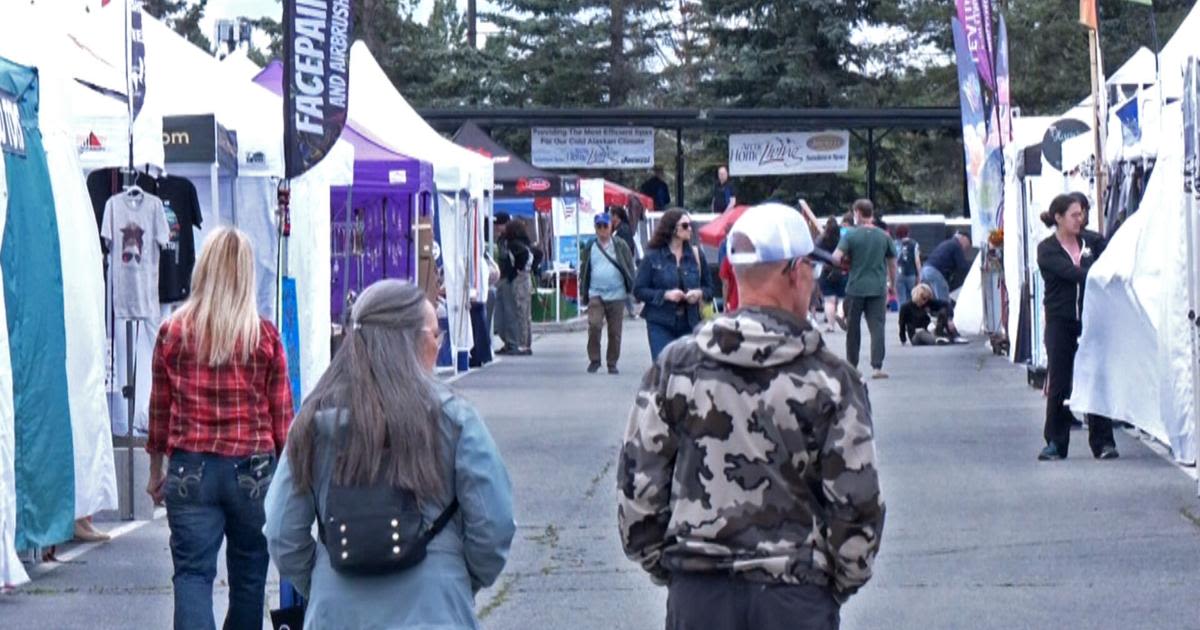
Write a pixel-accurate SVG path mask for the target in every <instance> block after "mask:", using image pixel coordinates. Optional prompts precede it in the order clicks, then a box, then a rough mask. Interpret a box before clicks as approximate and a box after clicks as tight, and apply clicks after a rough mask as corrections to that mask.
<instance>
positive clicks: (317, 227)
mask: <svg viewBox="0 0 1200 630" xmlns="http://www.w3.org/2000/svg"><path fill="white" fill-rule="evenodd" d="M144 21H145V23H144V26H143V29H144V32H145V37H146V47H147V51H146V56H147V63H146V65H147V80H146V83H147V91H148V94H147V101H149V100H150V98H151V96H153V97H154V98H155V99H158V100H159V102H160V103H161V107H162V111H163V112H164V113H165V114H167V115H183V114H213V115H215V116H216V118H217V120H218V121H219V122H220V123H221V124H222V125H224V126H225V127H226V128H228V129H230V130H233V131H235V132H237V137H238V163H239V175H238V178H237V181H236V183H235V185H234V194H235V195H236V198H237V199H236V203H237V226H238V228H240V229H242V230H243V231H245V232H247V233H248V234H249V235H250V238H251V240H252V242H253V243H254V248H255V259H256V262H257V265H258V268H259V284H260V286H259V303H260V310H262V307H264V306H266V305H267V304H270V305H272V306H273V302H274V293H275V281H276V278H277V264H276V259H277V253H278V252H277V249H276V227H277V226H276V220H275V217H274V214H275V206H276V195H275V188H276V185H277V182H278V179H277V178H280V177H282V176H283V99H281V98H280V97H278V96H276V95H275V94H273V93H271V91H270V90H268V89H266V88H264V87H262V86H260V85H257V84H255V83H253V81H252V80H251V78H245V76H244V73H243V76H236V74H237V67H236V66H230V65H226V64H223V63H222V62H220V61H218V60H216V59H215V58H213V57H212V56H211V55H209V54H208V53H206V52H204V51H203V50H201V49H199V48H197V47H195V46H194V45H192V44H191V43H190V42H188V41H187V40H185V39H183V38H182V37H180V36H179V35H178V34H176V33H175V32H174V31H172V30H171V29H169V28H167V27H166V26H164V25H163V24H162V23H161V22H158V21H157V20H154V19H153V18H150V17H148V16H147V17H145V18H144ZM246 61H247V63H249V61H248V60H246ZM256 154H257V155H256ZM259 158H261V159H259ZM353 171H354V147H353V146H351V145H350V143H348V142H345V141H339V142H338V143H337V145H336V146H335V148H334V149H333V150H332V151H330V153H329V155H327V156H326V157H325V159H324V160H322V161H321V162H320V164H318V165H317V166H316V167H314V168H313V169H312V170H310V171H308V172H307V173H305V174H304V175H303V176H301V177H299V178H297V179H296V180H293V181H292V194H291V206H290V208H291V214H292V235H291V240H290V243H289V248H288V257H289V261H288V262H289V264H288V270H289V274H290V276H291V277H293V278H295V279H296V293H297V309H298V315H299V321H300V326H299V328H300V340H301V342H300V380H301V391H302V392H303V393H307V392H308V391H310V390H311V389H312V387H313V386H314V385H315V384H316V382H317V380H318V379H319V378H320V377H321V375H322V374H323V373H324V371H325V368H326V367H327V366H328V365H329V359H330V354H329V340H330V335H331V329H330V313H329V303H330V297H329V291H330V277H329V275H330V268H329V260H330V254H331V247H330V210H329V189H330V188H331V187H333V186H346V185H350V184H351V183H352V181H353ZM201 201H202V202H203V201H204V199H201ZM221 214H225V215H226V216H229V213H228V212H224V213H218V212H211V211H209V212H206V216H205V223H206V231H207V230H208V229H211V228H212V227H215V226H216V225H217V217H218V216H220V215H221ZM200 236H201V238H199V239H198V240H197V247H199V246H200V242H201V240H202V237H203V234H201V235H200ZM264 302H266V303H267V304H264Z"/></svg>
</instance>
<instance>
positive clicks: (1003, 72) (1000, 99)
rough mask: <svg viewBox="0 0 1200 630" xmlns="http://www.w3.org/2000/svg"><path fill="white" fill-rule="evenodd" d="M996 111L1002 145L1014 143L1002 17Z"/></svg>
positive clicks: (1005, 40)
mask: <svg viewBox="0 0 1200 630" xmlns="http://www.w3.org/2000/svg"><path fill="white" fill-rule="evenodd" d="M996 109H997V111H998V112H999V117H1000V125H999V131H1000V144H1002V145H1004V144H1008V143H1010V142H1012V138H1013V136H1012V94H1011V93H1010V92H1009V88H1008V28H1007V27H1006V26H1005V24H1004V16H1003V15H1001V16H1000V29H999V31H998V34H997V36H996Z"/></svg>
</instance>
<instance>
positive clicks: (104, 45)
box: [4, 2, 164, 170]
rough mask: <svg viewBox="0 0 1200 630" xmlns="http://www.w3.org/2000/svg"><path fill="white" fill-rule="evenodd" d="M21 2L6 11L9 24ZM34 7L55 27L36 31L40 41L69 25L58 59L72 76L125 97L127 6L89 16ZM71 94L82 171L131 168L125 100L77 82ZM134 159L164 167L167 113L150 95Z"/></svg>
mask: <svg viewBox="0 0 1200 630" xmlns="http://www.w3.org/2000/svg"><path fill="white" fill-rule="evenodd" d="M16 4H17V3H10V5H9V6H6V7H5V9H4V11H5V19H6V20H7V18H8V15H9V14H10V12H11V11H13V10H14V9H15V8H16V7H15V6H13V5H16ZM35 8H36V9H40V10H41V12H42V13H43V14H44V15H45V18H44V20H45V21H44V22H43V24H49V25H51V26H47V27H46V28H35V29H32V30H33V33H34V34H35V35H37V36H38V37H39V38H40V37H42V36H44V35H49V34H54V33H63V30H62V28H63V27H62V26H55V25H56V24H61V25H65V28H66V31H65V33H63V34H62V37H61V38H60V37H59V36H58V35H54V36H53V38H54V39H55V40H57V41H60V42H62V44H61V47H59V48H58V50H57V52H58V55H59V58H58V61H60V62H62V63H64V64H65V65H66V67H68V68H70V69H71V73H72V77H73V78H75V79H80V80H83V81H87V82H89V83H92V84H93V85H97V86H100V87H102V88H104V89H106V90H109V91H111V92H115V93H117V94H120V95H124V94H125V92H126V86H125V35H124V33H125V12H124V5H123V4H122V3H116V2H114V3H112V4H110V5H109V6H107V7H103V8H99V7H93V9H92V10H91V11H90V12H85V11H83V10H81V9H79V8H78V7H73V8H72V9H64V8H62V7H60V6H59V5H58V4H57V3H49V2H41V3H38V4H37V5H36V7H35ZM50 12H53V14H50ZM64 13H65V15H63V14H64ZM146 18H147V19H149V16H146ZM148 54H149V53H148ZM69 93H70V106H71V108H72V109H73V112H72V118H71V120H73V131H74V140H75V142H76V143H77V146H79V147H81V151H80V155H79V161H80V163H81V164H82V165H83V167H84V168H85V169H89V170H90V169H96V168H105V167H114V166H124V165H126V164H128V162H129V137H128V126H129V125H128V120H129V116H128V113H127V105H126V104H125V101H124V99H123V97H114V96H111V95H106V94H101V93H100V92H98V91H96V90H94V89H92V88H89V87H86V86H84V85H83V84H81V83H78V82H76V83H75V84H74V85H71V86H70V90H69ZM133 158H134V159H133V162H134V164H137V165H138V166H145V165H147V164H148V165H150V166H155V167H162V165H163V160H164V158H163V143H162V113H161V112H160V110H159V108H158V104H157V103H156V101H155V99H153V98H151V96H150V95H149V94H147V96H146V99H145V102H144V104H143V106H142V110H141V113H140V114H138V117H137V119H136V120H135V122H134V125H133Z"/></svg>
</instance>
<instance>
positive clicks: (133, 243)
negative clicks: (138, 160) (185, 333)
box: [100, 191, 171, 321]
mask: <svg viewBox="0 0 1200 630" xmlns="http://www.w3.org/2000/svg"><path fill="white" fill-rule="evenodd" d="M100 237H101V238H103V239H104V240H105V241H108V243H109V247H108V251H109V256H110V261H109V266H108V270H109V286H110V287H111V288H112V296H113V297H112V299H113V312H114V315H115V316H116V318H117V319H138V320H152V321H157V320H158V318H159V317H161V315H162V313H161V308H160V306H159V301H158V266H159V258H160V254H159V249H160V248H163V247H167V245H168V244H169V243H170V237H171V228H170V227H169V226H168V225H167V217H166V213H165V212H164V211H163V204H162V200H160V199H159V198H158V197H155V196H154V195H151V194H150V193H146V192H142V193H139V194H133V193H132V191H130V192H125V193H121V194H119V195H113V196H112V198H110V199H109V200H108V203H106V204H105V205H104V218H103V220H102V221H101V223H100Z"/></svg>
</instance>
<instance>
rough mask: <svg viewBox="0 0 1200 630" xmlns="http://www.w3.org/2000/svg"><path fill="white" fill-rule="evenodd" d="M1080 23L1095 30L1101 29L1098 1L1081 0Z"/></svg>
mask: <svg viewBox="0 0 1200 630" xmlns="http://www.w3.org/2000/svg"><path fill="white" fill-rule="evenodd" d="M1079 23H1080V24H1082V25H1084V26H1086V27H1088V28H1090V29H1092V30H1093V31H1094V30H1097V29H1099V28H1100V20H1099V19H1098V18H1097V17H1096V0H1079Z"/></svg>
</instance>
